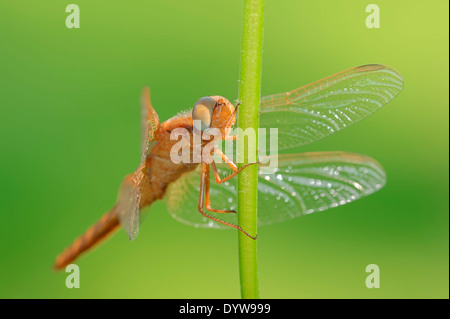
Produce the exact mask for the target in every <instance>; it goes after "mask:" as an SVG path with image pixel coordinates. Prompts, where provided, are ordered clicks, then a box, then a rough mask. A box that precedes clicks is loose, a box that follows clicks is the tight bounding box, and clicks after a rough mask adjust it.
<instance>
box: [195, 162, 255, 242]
mask: <svg viewBox="0 0 450 319" xmlns="http://www.w3.org/2000/svg"><path fill="white" fill-rule="evenodd" d="M201 165H202V167H201V177H200V194H199V198H198V211H199V212H200V214H202V215H203V216H205V217H207V218H209V219H212V220H214V221H216V222H218V223H221V224H223V225H226V226H230V227H233V228H236V229H237V230H239V231H241V232H242V233H243V234H245V235H247V236H248V237H250V238H251V239H256V238H257V237H258V236H255V237H253V236H252V235H250V234H249V233H247V232H246V231H245V230H243V229H242V228H241V227H239V226H237V225H234V224H231V223H227V222H226V221H223V220H221V219H218V218H216V217H214V216H211V215H209V214H207V213H205V212H204V211H203V202H204V199H205V193H206V185H207V182H206V179H208V180H209V165H208V164H205V163H202V164H201Z"/></svg>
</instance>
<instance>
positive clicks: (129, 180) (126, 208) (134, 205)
mask: <svg viewBox="0 0 450 319" xmlns="http://www.w3.org/2000/svg"><path fill="white" fill-rule="evenodd" d="M141 109H142V139H141V163H140V165H139V167H138V168H137V170H136V171H135V172H134V173H133V174H130V175H128V176H127V177H126V178H125V179H124V181H123V182H122V185H121V187H120V191H119V199H118V203H117V209H118V212H119V219H120V223H121V224H122V226H123V229H124V230H125V232H126V233H127V234H128V236H129V238H130V240H134V239H135V238H136V237H137V235H138V234H139V224H140V222H141V221H142V217H143V216H142V215H143V214H142V211H141V209H140V201H141V187H143V185H146V181H147V180H146V176H145V175H144V174H143V172H142V170H143V169H144V168H145V159H146V157H147V156H148V153H149V151H150V149H151V148H152V146H153V145H154V143H155V137H156V132H157V130H158V129H159V118H158V114H157V113H156V111H155V110H154V109H153V107H152V104H151V102H150V91H149V89H148V88H144V90H143V92H142V99H141ZM147 183H148V181H147Z"/></svg>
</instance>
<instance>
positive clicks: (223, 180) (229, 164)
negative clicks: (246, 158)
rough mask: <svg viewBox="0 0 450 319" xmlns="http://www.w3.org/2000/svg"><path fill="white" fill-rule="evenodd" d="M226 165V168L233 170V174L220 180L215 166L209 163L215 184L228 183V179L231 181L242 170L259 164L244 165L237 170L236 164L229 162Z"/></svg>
mask: <svg viewBox="0 0 450 319" xmlns="http://www.w3.org/2000/svg"><path fill="white" fill-rule="evenodd" d="M224 156H225V155H224ZM227 158H228V157H227ZM227 164H228V166H230V167H231V168H232V169H233V170H234V172H233V173H231V174H230V175H228V176H227V177H224V178H221V177H220V175H219V172H218V171H217V167H216V164H215V163H214V161H213V162H211V166H212V170H213V173H214V178H215V179H216V182H217V183H218V184H221V183H223V182H226V181H228V180H229V179H231V178H233V177H234V176H236V175H237V174H239V173H240V172H241V171H242V170H243V169H244V168H246V167H248V166H250V165H254V164H259V162H255V163H248V164H245V165H244V166H242V167H241V168H239V169H238V168H237V166H236V164H235V163H234V162H230V163H227Z"/></svg>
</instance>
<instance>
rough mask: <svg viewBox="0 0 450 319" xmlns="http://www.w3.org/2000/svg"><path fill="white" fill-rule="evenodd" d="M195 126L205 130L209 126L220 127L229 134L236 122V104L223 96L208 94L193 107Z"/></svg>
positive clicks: (221, 130) (223, 132)
mask: <svg viewBox="0 0 450 319" xmlns="http://www.w3.org/2000/svg"><path fill="white" fill-rule="evenodd" d="M192 119H193V120H194V127H195V128H196V129H197V130H199V131H201V132H203V131H205V130H206V129H208V128H216V129H219V130H220V132H221V133H222V134H225V135H227V132H228V131H229V129H230V128H231V127H232V126H233V125H234V123H235V122H236V114H235V113H234V106H233V104H231V103H230V101H228V100H227V99H226V98H224V97H222V96H218V95H215V96H207V97H202V98H200V99H199V100H198V101H197V102H196V103H195V105H194V108H193V109H192Z"/></svg>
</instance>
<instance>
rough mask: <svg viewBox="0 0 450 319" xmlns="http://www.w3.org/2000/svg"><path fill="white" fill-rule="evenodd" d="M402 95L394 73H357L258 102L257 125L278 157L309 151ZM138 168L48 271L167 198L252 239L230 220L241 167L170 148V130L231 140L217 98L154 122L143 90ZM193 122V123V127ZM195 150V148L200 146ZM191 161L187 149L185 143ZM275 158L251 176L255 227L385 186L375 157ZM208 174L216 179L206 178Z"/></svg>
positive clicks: (180, 213)
mask: <svg viewBox="0 0 450 319" xmlns="http://www.w3.org/2000/svg"><path fill="white" fill-rule="evenodd" d="M402 88H403V79H402V76H401V75H400V74H399V73H398V72H397V71H396V70H394V69H392V68H390V67H387V66H383V65H377V64H370V65H363V66H359V67H354V68H351V69H348V70H345V71H342V72H339V73H337V74H334V75H331V76H329V77H326V78H324V79H322V80H319V81H316V82H314V83H311V84H308V85H306V86H303V87H300V88H298V89H295V90H292V91H289V92H285V93H279V94H274V95H269V96H266V97H263V98H261V101H260V127H262V128H278V149H279V150H286V149H291V148H295V147H299V146H302V145H306V144H309V143H312V142H315V141H318V140H320V139H322V138H325V137H327V136H329V135H331V134H333V133H336V132H338V131H340V130H342V129H344V128H346V127H348V126H351V125H352V124H355V123H357V122H359V121H360V120H362V119H364V118H366V117H368V116H369V115H371V114H373V113H374V112H375V111H377V110H378V109H380V108H381V107H382V106H383V105H385V104H386V103H388V102H389V101H391V100H392V99H393V98H394V97H396V96H397V95H398V94H399V93H400V92H401V90H402ZM141 108H142V123H141V126H142V137H141V161H140V164H139V166H138V168H137V169H136V171H135V172H134V173H132V174H129V175H127V176H126V177H125V178H124V180H123V182H122V184H121V186H120V189H119V195H118V199H117V202H116V204H115V205H114V207H113V208H112V209H111V210H110V211H109V212H108V213H106V214H104V215H103V217H102V218H101V219H100V220H99V221H98V222H97V223H96V224H94V225H93V226H91V227H90V228H89V229H88V230H87V231H86V232H85V233H84V234H83V235H81V236H80V237H78V238H77V239H76V240H75V241H74V242H73V243H72V244H71V245H70V246H69V247H68V248H66V249H65V250H64V251H63V252H62V253H61V254H60V255H59V256H58V257H57V258H56V261H55V264H54V268H55V269H62V268H64V267H65V266H67V265H68V264H70V263H71V262H72V261H74V260H75V259H76V258H77V257H78V256H79V255H81V254H83V253H84V252H86V251H87V250H89V249H90V248H91V247H93V246H95V245H96V244H98V243H99V242H100V241H102V240H103V239H104V238H106V237H108V236H109V235H111V234H112V233H114V231H115V230H117V229H118V228H119V227H120V226H122V227H123V228H124V230H125V231H126V233H127V234H128V236H129V239H130V240H134V239H135V238H136V237H137V236H138V233H139V225H140V223H141V222H142V220H143V219H144V217H145V215H146V213H145V212H146V211H148V209H147V208H149V207H150V206H151V204H152V203H153V202H155V201H157V200H160V199H163V198H164V197H165V198H166V199H167V209H168V211H169V213H170V214H171V216H173V217H174V218H175V219H176V220H178V221H181V222H183V223H186V224H189V225H192V226H195V227H204V228H230V227H232V228H236V229H238V230H239V231H241V232H243V233H244V234H246V235H247V236H249V237H251V238H253V239H256V234H249V233H247V232H246V230H245V229H242V228H241V227H239V225H238V224H237V222H236V215H237V213H238V212H236V210H235V206H236V203H237V194H236V187H235V184H234V183H232V182H231V181H230V179H231V178H233V177H234V176H236V175H237V174H239V173H240V172H241V171H242V170H243V169H245V168H246V167H247V166H249V165H254V164H260V165H261V166H263V164H261V163H263V162H266V161H263V160H261V161H259V162H255V163H250V164H247V165H243V166H241V167H240V168H238V166H237V165H236V163H235V162H233V159H230V158H228V157H227V156H226V154H224V153H223V152H221V151H220V149H219V148H214V147H213V148H212V149H211V152H212V153H217V154H216V155H219V156H220V157H221V158H222V159H224V160H225V163H220V164H219V163H218V164H217V165H216V163H215V162H214V161H212V162H206V161H204V160H203V159H202V160H201V161H200V162H199V163H195V162H187V163H184V162H181V163H174V162H173V161H172V160H171V157H170V150H171V149H172V148H173V146H174V145H175V143H177V142H178V141H177V140H174V139H172V138H171V133H172V131H174V130H175V129H178V128H183V129H185V130H186V131H187V132H188V134H189V135H190V137H193V136H194V135H195V134H200V135H201V134H202V133H204V132H205V131H206V130H207V129H210V128H214V129H216V130H218V131H219V133H220V138H221V139H222V140H224V141H227V140H228V141H235V140H236V139H237V137H236V135H232V134H230V132H231V128H232V127H233V126H234V125H235V122H236V115H237V114H238V105H236V107H235V106H234V105H233V104H232V103H231V102H230V101H229V100H228V99H226V98H224V97H222V96H206V97H203V98H200V99H199V100H198V101H197V102H196V103H195V104H194V107H193V108H192V110H190V111H188V112H182V113H180V114H178V115H176V116H175V117H173V118H171V119H169V120H167V121H165V122H163V123H160V121H159V117H158V114H157V112H156V111H155V109H154V108H153V106H152V104H151V102H150V94H149V90H148V89H144V90H143V94H142V99H141ZM195 123H198V124H195ZM206 145H207V144H206V142H204V141H202V142H201V143H200V148H204V147H206ZM187 146H188V147H189V151H190V152H191V153H192V151H193V146H192V144H189V145H187ZM273 156H277V160H278V165H277V168H276V169H275V170H274V171H273V172H271V173H269V174H268V173H267V172H266V173H262V172H261V170H260V173H259V176H258V225H267V224H273V223H277V222H282V221H286V220H290V219H293V218H296V217H299V216H303V215H308V214H310V213H314V212H320V211H324V210H327V209H329V208H333V207H337V206H341V205H344V204H347V203H349V202H352V201H354V200H356V199H359V198H361V197H364V196H367V195H369V194H372V193H374V192H376V191H378V190H379V189H381V188H382V187H383V186H384V185H385V182H386V173H385V171H384V169H383V167H382V166H381V165H380V164H379V163H378V162H377V161H376V160H374V159H372V158H370V157H368V156H365V155H359V154H353V153H345V152H339V151H326V152H309V153H287V154H278V155H268V156H267V157H266V160H270V159H271V158H273ZM211 170H212V172H213V174H210V171H211Z"/></svg>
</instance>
